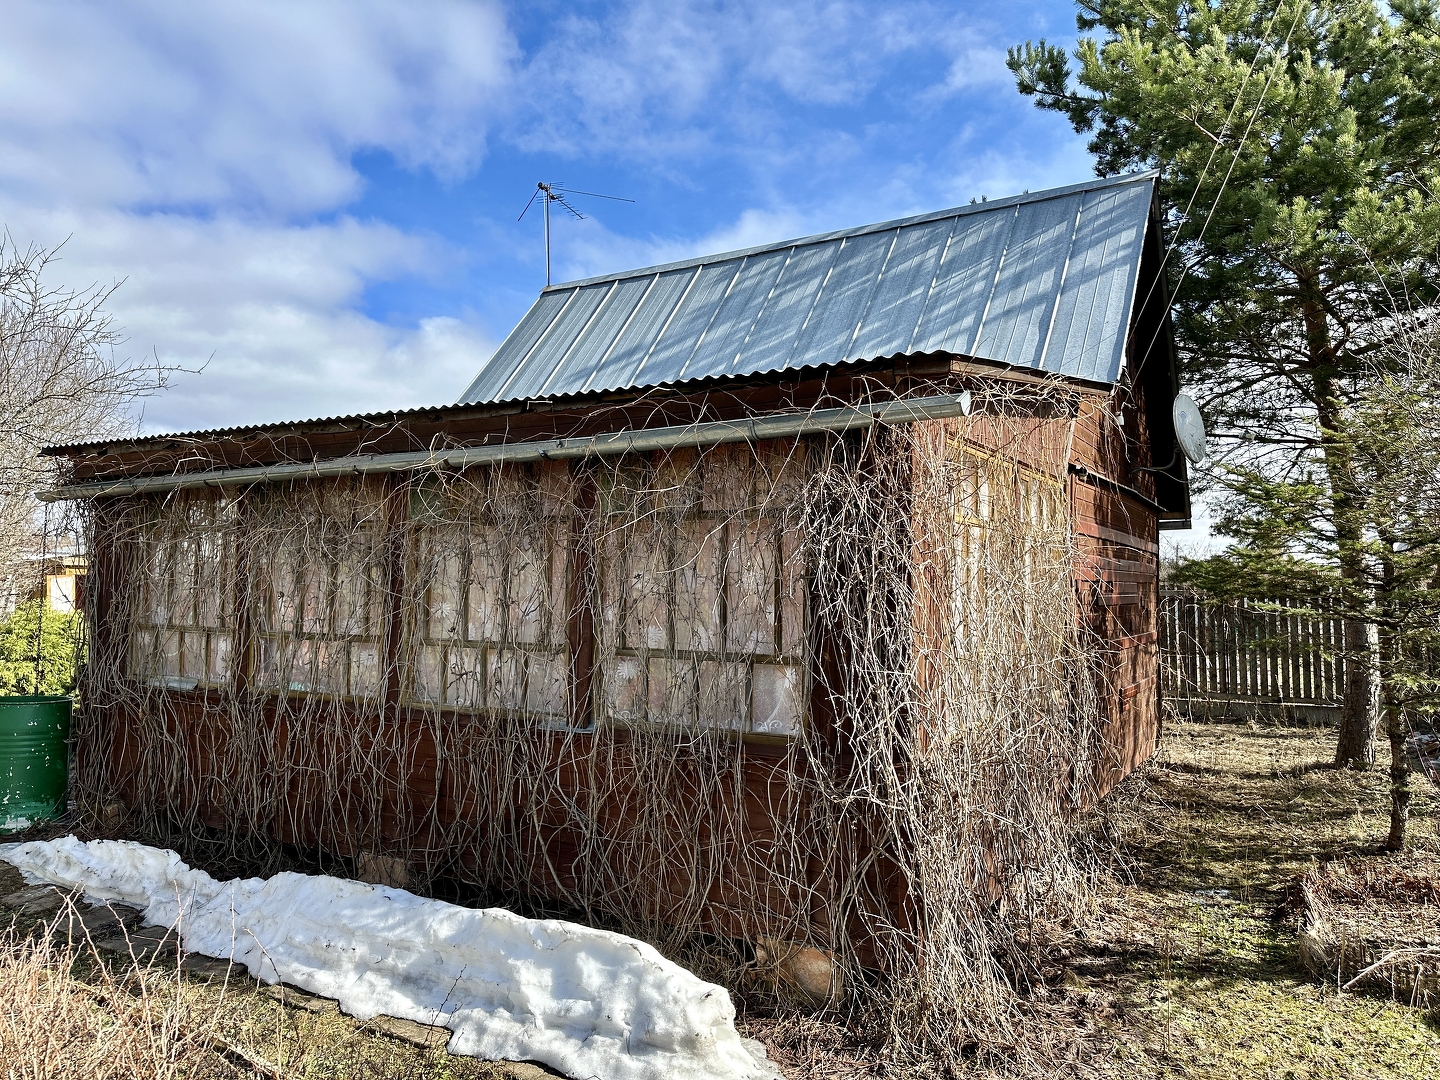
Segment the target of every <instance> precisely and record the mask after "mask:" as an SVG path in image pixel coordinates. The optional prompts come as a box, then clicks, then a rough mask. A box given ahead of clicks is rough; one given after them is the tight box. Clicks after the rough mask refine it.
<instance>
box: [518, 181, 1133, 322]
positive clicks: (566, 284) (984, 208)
mask: <svg viewBox="0 0 1440 1080" xmlns="http://www.w3.org/2000/svg"><path fill="white" fill-rule="evenodd" d="M1159 175H1160V171H1159V170H1158V169H1147V170H1145V171H1144V172H1134V173H1121V174H1120V175H1119V176H1102V177H1097V178H1096V179H1094V180H1086V181H1082V182H1081V183H1078V184H1066V185H1064V186H1062V187H1054V188H1044V189H1042V190H1040V191H1027V192H1022V193H1021V194H1019V195H1007V196H1005V197H1004V198H1003V199H990V200H988V201H986V202H973V203H968V204H966V205H964V206H952V207H950V208H949V209H947V210H931V211H928V212H926V213H923V214H912V215H910V216H909V217H900V218H892V219H891V220H889V221H877V222H875V223H874V224H872V225H857V226H853V227H851V228H849V229H836V230H834V231H832V232H824V233H815V234H813V235H811V236H797V237H795V238H793V239H790V240H780V241H777V242H775V243H771V244H756V245H755V246H753V247H747V248H736V249H734V250H733V251H720V252H715V253H714V254H711V255H695V256H691V257H690V258H688V259H676V260H674V261H673V262H667V263H657V264H656V265H654V266H641V267H636V268H635V269H633V270H618V271H615V272H614V273H609V274H596V275H594V276H593V277H587V278H576V279H575V280H574V281H560V282H556V283H555V284H554V285H547V286H546V287H545V288H543V289H541V290H540V295H541V296H544V295H545V294H546V293H554V292H562V291H565V290H567V289H578V288H582V287H583V286H586V285H599V284H601V283H603V282H606V281H621V280H624V279H626V278H638V277H648V276H650V275H652V274H656V275H658V274H664V273H668V272H670V271H672V270H685V269H690V268H693V267H697V266H707V265H710V264H712V263H722V262H729V261H730V260H732V259H742V258H746V257H748V256H750V255H759V254H762V253H764V252H767V251H783V250H784V249H786V248H798V247H809V246H810V245H812V244H824V243H828V242H830V241H832V240H842V239H848V238H850V237H853V236H865V235H867V234H869V233H876V232H884V231H885V230H887V229H901V228H905V227H907V226H910V225H923V224H925V223H926V222H930V221H943V220H945V219H946V218H956V217H963V216H966V215H969V214H983V213H989V212H990V211H993V210H1005V209H1009V208H1012V207H1015V206H1019V205H1021V204H1024V203H1038V202H1046V201H1047V200H1050V199H1063V198H1065V197H1067V196H1069V195H1074V194H1075V193H1077V192H1081V191H1100V190H1103V189H1105V188H1110V187H1118V186H1120V185H1122V184H1134V183H1140V182H1142V181H1153V180H1154V179H1155V178H1156V177H1157V176H1159Z"/></svg>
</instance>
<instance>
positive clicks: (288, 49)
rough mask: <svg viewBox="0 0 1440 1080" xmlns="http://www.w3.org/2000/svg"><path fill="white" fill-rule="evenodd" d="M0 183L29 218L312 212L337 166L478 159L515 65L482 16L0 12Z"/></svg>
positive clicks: (324, 198) (445, 11) (436, 2)
mask: <svg viewBox="0 0 1440 1080" xmlns="http://www.w3.org/2000/svg"><path fill="white" fill-rule="evenodd" d="M5 22H6V30H5V33H4V34H3V35H0V182H3V183H4V185H5V187H6V189H7V190H8V191H10V192H12V193H16V194H22V193H23V194H28V195H30V196H32V197H37V198H43V199H46V200H54V201H65V202H74V203H80V204H94V203H97V202H104V203H111V204H115V205H122V206H131V207H136V208H147V207H154V206H157V205H158V206H162V207H186V206H203V207H214V206H217V205H219V206H226V205H243V206H246V207H247V208H249V209H252V210H254V211H257V212H264V213H272V214H273V213H298V212H305V211H312V210H317V209H329V208H331V207H333V206H336V205H339V204H341V203H343V202H344V201H346V200H348V199H350V198H352V197H354V195H355V194H356V193H357V191H358V177H357V175H356V173H355V171H354V170H353V168H352V167H351V165H350V157H351V155H352V154H353V153H354V152H355V151H357V150H361V149H366V148H383V149H386V150H388V151H390V152H392V153H394V154H395V155H396V156H397V157H398V158H399V159H401V160H402V161H404V162H405V163H407V164H413V165H426V166H431V167H434V168H437V169H441V170H447V171H450V172H457V171H462V170H464V169H468V168H470V167H473V166H474V165H475V164H476V163H477V162H478V161H479V159H480V155H481V154H482V153H483V151H484V139H485V131H486V126H487V125H486V123H485V119H486V118H485V116H484V114H483V111H482V110H483V107H484V106H485V105H486V104H487V102H489V101H491V100H492V99H494V98H495V97H496V96H497V94H498V92H499V91H500V90H501V89H502V88H503V86H504V84H505V83H506V82H507V79H508V70H509V63H510V60H511V58H512V56H513V53H514V44H513V41H512V39H511V37H510V35H509V33H508V31H507V30H506V28H505V24H504V16H503V13H502V12H501V11H500V10H499V9H498V7H497V6H496V5H494V4H492V3H463V2H459V0H430V2H426V3H415V4H406V5H398V4H387V3H383V2H379V0H352V2H349V3H346V4H343V5H331V4H296V3H292V2H285V0H247V2H245V3H208V4H206V3H187V4H175V3H166V2H164V0H151V2H145V0H132V2H130V3H115V2H105V3H94V2H92V3H83V2H70V3H48V2H43V0H10V2H8V3H7V4H6V9H5Z"/></svg>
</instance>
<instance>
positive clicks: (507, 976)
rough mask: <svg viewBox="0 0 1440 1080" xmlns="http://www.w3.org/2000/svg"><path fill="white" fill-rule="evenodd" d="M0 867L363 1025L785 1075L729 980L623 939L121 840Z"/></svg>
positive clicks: (24, 849)
mask: <svg viewBox="0 0 1440 1080" xmlns="http://www.w3.org/2000/svg"><path fill="white" fill-rule="evenodd" d="M0 859H4V860H5V861H7V862H9V863H11V864H13V865H14V866H16V867H17V868H18V869H19V870H20V871H21V872H22V873H23V874H24V875H25V880H26V881H28V882H30V883H31V884H39V883H42V882H45V883H50V884H54V885H60V886H64V887H66V888H74V889H79V890H81V891H82V892H83V893H84V895H85V897H86V899H87V900H90V901H91V902H92V903H101V902H107V901H113V902H118V903H122V904H128V905H131V906H133V907H138V908H143V909H144V911H145V921H146V922H147V923H148V924H152V925H156V926H166V927H178V929H179V931H180V935H181V938H182V940H183V942H184V946H185V948H186V949H187V950H189V951H191V952H198V953H203V954H205V955H207V956H215V957H221V958H233V959H234V960H235V961H236V962H237V963H241V964H244V965H245V966H246V967H247V968H248V969H249V971H250V973H251V975H253V976H254V977H256V978H258V979H260V980H262V981H264V982H286V983H289V984H291V985H292V986H298V987H300V988H301V989H303V990H308V991H310V992H311V993H315V994H320V995H322V996H324V997H331V998H336V999H338V1000H339V1002H340V1007H341V1008H342V1009H344V1010H345V1011H346V1012H347V1013H350V1014H351V1015H352V1016H356V1017H358V1018H360V1019H362V1020H368V1019H370V1018H371V1017H373V1016H376V1015H379V1014H382V1013H383V1014H387V1015H390V1016H399V1017H404V1018H405V1019H408V1020H415V1021H419V1022H420V1023H425V1024H436V1025H443V1026H444V1027H447V1028H449V1029H450V1030H451V1032H452V1033H453V1034H452V1035H451V1037H450V1052H451V1053H455V1054H468V1055H473V1056H475V1057H480V1058H485V1059H489V1060H500V1059H506V1060H511V1061H527V1060H529V1061H540V1062H544V1063H545V1064H546V1065H549V1066H551V1067H552V1068H554V1069H558V1070H559V1071H561V1072H563V1073H566V1074H568V1075H570V1076H573V1077H591V1076H598V1077H602V1078H603V1080H662V1078H692V1077H693V1078H695V1080H700V1078H705V1080H712V1078H713V1080H721V1078H737V1080H752V1078H753V1080H760V1078H768V1077H776V1076H778V1075H779V1074H778V1072H777V1071H776V1070H775V1068H774V1067H773V1066H772V1065H770V1064H769V1063H767V1062H765V1061H763V1051H759V1050H752V1049H750V1047H752V1046H758V1044H753V1043H751V1042H750V1041H749V1040H744V1039H741V1038H740V1036H739V1034H738V1033H737V1032H736V1030H735V1024H734V1019H735V1009H734V1007H733V1006H732V1005H731V1003H730V995H729V994H728V993H727V992H726V991H725V989H724V988H723V987H720V986H715V985H713V984H711V983H707V982H703V981H701V980H700V979H699V978H697V977H696V976H695V975H693V974H692V973H691V972H689V971H687V970H685V969H684V968H682V967H680V966H679V965H677V964H674V963H671V962H670V961H669V960H666V959H665V958H664V957H663V956H661V955H660V954H659V953H658V952H657V951H656V950H655V949H654V948H653V947H652V946H650V945H647V944H645V943H644V942H642V941H636V940H635V939H633V938H628V937H624V936H623V935H621V934H612V933H609V932H608V931H605V930H595V929H592V928H590V927H587V926H579V925H577V924H575V923H567V922H560V921H558V920H554V919H522V918H521V917H520V916H518V915H515V914H512V913H511V912H509V911H505V910H503V909H500V908H489V909H485V910H476V909H473V908H462V907H456V906H455V905H453V904H446V903H443V902H442V901H439V900H426V899H424V898H423V897H419V896H415V895H414V894H412V893H408V892H405V891H403V890H401V889H392V888H389V887H387V886H384V885H366V884H363V883H361V882H358V881H345V880H342V879H340V878H333V877H311V876H307V875H304V874H288V873H287V874H276V875H275V876H274V877H272V878H268V879H267V878H247V879H244V880H238V879H237V880H235V881H226V882H219V881H216V880H215V879H214V878H212V877H211V876H210V875H209V874H206V873H205V872H204V871H201V870H192V869H190V868H189V867H188V866H186V865H185V864H184V863H183V862H181V861H180V856H179V855H177V854H176V853H175V852H173V851H164V850H161V849H159V848H152V847H146V846H144V845H143V844H134V843H130V842H127V841H117V840H94V841H91V842H90V843H83V842H81V841H79V840H77V839H76V838H75V837H73V836H69V837H66V838H65V839H63V840H52V841H45V842H37V843H29V844H5V845H0Z"/></svg>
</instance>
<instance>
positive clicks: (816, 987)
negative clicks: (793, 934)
mask: <svg viewBox="0 0 1440 1080" xmlns="http://www.w3.org/2000/svg"><path fill="white" fill-rule="evenodd" d="M755 960H756V962H757V963H758V964H759V965H760V967H761V968H762V969H763V968H767V967H768V968H772V970H774V972H775V973H776V974H777V975H778V976H779V977H780V981H781V982H782V983H784V984H785V985H786V986H788V987H790V988H791V989H792V990H795V991H797V992H798V994H799V996H800V997H802V998H804V999H805V1001H806V1002H807V1003H808V1004H810V1005H812V1006H814V1007H815V1008H824V1007H825V1006H827V1005H834V1004H835V1003H836V1002H838V1001H839V1000H840V998H841V997H843V996H844V994H845V976H844V973H843V972H842V971H841V970H840V969H839V968H838V967H836V966H835V961H834V958H833V957H832V956H831V955H830V954H829V953H826V952H821V951H820V950H819V949H816V948H814V947H813V946H810V945H800V944H798V943H796V942H793V941H779V940H776V939H775V938H761V939H760V940H759V941H758V942H757V943H756V945H755Z"/></svg>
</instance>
